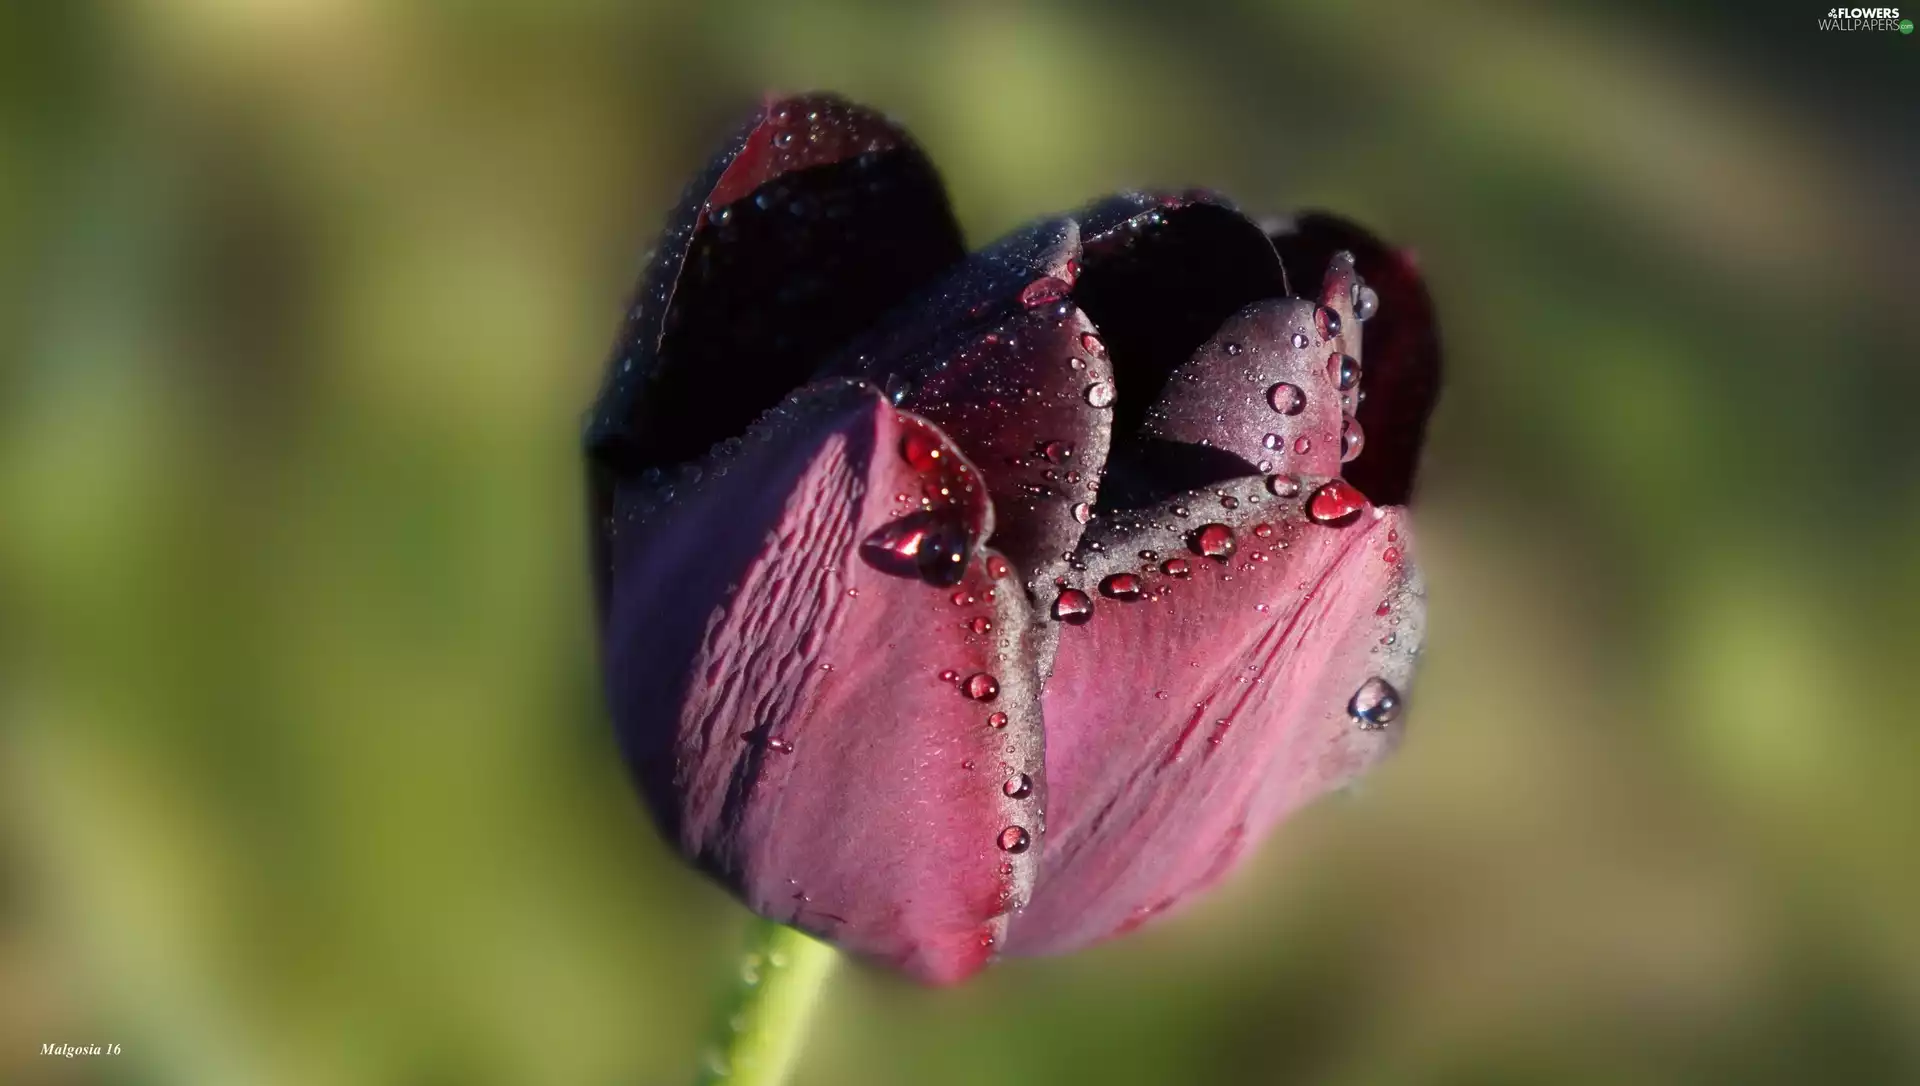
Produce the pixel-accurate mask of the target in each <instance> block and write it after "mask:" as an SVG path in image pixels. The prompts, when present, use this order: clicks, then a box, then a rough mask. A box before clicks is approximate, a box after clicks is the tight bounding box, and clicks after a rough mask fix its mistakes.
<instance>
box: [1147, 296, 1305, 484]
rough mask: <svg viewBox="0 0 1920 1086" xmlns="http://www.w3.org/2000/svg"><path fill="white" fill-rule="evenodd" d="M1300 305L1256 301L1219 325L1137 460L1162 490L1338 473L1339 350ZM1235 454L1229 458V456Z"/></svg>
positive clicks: (1155, 411)
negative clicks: (1224, 481) (1268, 477)
mask: <svg viewBox="0 0 1920 1086" xmlns="http://www.w3.org/2000/svg"><path fill="white" fill-rule="evenodd" d="M1318 309H1319V306H1318V305H1317V304H1316V303H1315V302H1312V301H1308V300H1306V299H1302V298H1285V299H1271V300H1268V301H1262V302H1255V303H1254V304H1253V305H1250V306H1248V307H1247V308H1245V309H1243V310H1241V311H1240V312H1239V313H1237V314H1235V315H1234V316H1233V317H1232V318H1230V319H1228V321H1227V322H1226V323H1225V324H1223V325H1221V327H1220V330H1219V331H1218V332H1216V333H1215V334H1214V336H1213V338H1212V339H1210V340H1208V341H1207V343H1206V345H1204V346H1203V347H1201V348H1200V349H1199V350H1198V351H1196V352H1194V355H1193V357H1192V358H1190V359H1188V360H1187V361H1186V362H1185V363H1184V364H1182V365H1181V366H1180V368H1179V369H1177V370H1175V371H1174V374H1173V379H1172V380H1170V381H1168V382H1167V386H1166V389H1165V390H1164V391H1163V392H1162V393H1161V395H1160V402H1158V403H1156V404H1155V405H1154V406H1153V408H1152V409H1151V410H1150V411H1149V412H1148V413H1147V420H1146V424H1145V426H1144V427H1143V428H1142V431H1141V432H1142V434H1143V435H1144V438H1145V443H1144V444H1143V446H1142V447H1143V449H1144V450H1145V452H1144V455H1143V456H1142V457H1141V459H1140V462H1139V468H1140V470H1141V471H1143V472H1147V473H1150V474H1151V476H1152V478H1153V480H1154V484H1155V489H1156V491H1157V492H1158V493H1171V492H1174V491H1177V490H1184V489H1190V488H1193V487H1201V486H1206V485H1208V484H1211V483H1215V482H1218V481H1220V480H1222V479H1228V478H1232V477H1235V476H1244V475H1251V474H1253V473H1255V472H1256V471H1257V472H1259V473H1260V474H1263V475H1273V474H1284V475H1336V474H1338V473H1339V471H1340V417H1341V408H1340V404H1341V397H1342V395H1343V393H1342V391H1341V389H1340V387H1339V377H1340V368H1339V367H1338V366H1337V365H1336V366H1333V367H1331V368H1330V367H1329V366H1328V359H1329V358H1331V357H1339V356H1340V355H1341V351H1340V344H1339V343H1338V342H1337V341H1336V342H1328V341H1326V340H1324V339H1322V337H1321V336H1320V335H1319V333H1318V331H1317V330H1316V321H1315V314H1316V312H1317V311H1318ZM1229 454H1230V455H1229Z"/></svg>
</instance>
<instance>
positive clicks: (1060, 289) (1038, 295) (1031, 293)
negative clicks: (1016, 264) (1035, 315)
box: [1020, 275, 1073, 309]
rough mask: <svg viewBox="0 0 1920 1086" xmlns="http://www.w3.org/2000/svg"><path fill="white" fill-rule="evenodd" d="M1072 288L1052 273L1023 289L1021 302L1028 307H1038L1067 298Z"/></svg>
mask: <svg viewBox="0 0 1920 1086" xmlns="http://www.w3.org/2000/svg"><path fill="white" fill-rule="evenodd" d="M1072 289H1073V288H1072V287H1069V286H1067V284H1066V283H1064V282H1062V281H1060V280H1059V279H1056V278H1054V277H1053V276H1051V275H1043V276H1041V277H1040V278H1038V279H1035V280H1034V281H1033V282H1031V283H1028V284H1027V285H1026V286H1025V287H1024V288H1022V289H1021V291H1020V304H1021V305H1023V306H1026V307H1027V308H1028V309H1038V308H1040V307H1041V306H1043V305H1051V304H1053V303H1054V302H1057V301H1059V300H1060V299H1062V298H1065V297H1066V296H1067V292H1068V291H1070V290H1072Z"/></svg>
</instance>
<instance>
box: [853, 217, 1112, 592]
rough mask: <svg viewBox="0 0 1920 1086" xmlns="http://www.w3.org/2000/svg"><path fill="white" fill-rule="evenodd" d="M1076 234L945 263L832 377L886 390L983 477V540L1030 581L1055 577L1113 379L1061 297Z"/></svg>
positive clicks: (1060, 231)
mask: <svg viewBox="0 0 1920 1086" xmlns="http://www.w3.org/2000/svg"><path fill="white" fill-rule="evenodd" d="M1079 251H1080V250H1079V244H1078V230H1077V228H1076V227H1075V225H1074V223H1073V222H1072V220H1057V219H1056V220H1047V221H1042V222H1039V223H1035V224H1033V225H1032V226H1029V227H1027V228H1026V229H1024V230H1021V231H1018V232H1016V233H1014V234H1012V235H1009V236H1008V237H1007V238H1005V239H1003V240H1002V241H1001V242H999V243H997V244H995V245H993V246H990V247H989V248H987V249H985V250H982V251H981V252H979V253H976V254H974V255H973V256H971V257H969V258H968V259H967V260H965V261H963V262H962V263H961V264H960V265H958V266H957V267H956V268H955V269H954V271H953V272H952V273H951V274H949V275H948V276H947V278H946V279H944V280H943V281H942V282H941V283H940V284H939V286H938V287H937V288H935V289H934V290H933V291H932V292H931V293H930V295H929V296H927V297H925V298H922V299H920V300H919V301H918V302H916V303H915V304H912V305H909V306H907V307H904V308H903V309H902V310H899V311H896V313H895V314H894V315H893V316H892V317H891V318H889V320H888V321H887V322H886V323H885V324H883V326H882V327H881V328H880V329H879V330H878V331H877V332H876V333H875V334H873V335H869V336H864V337H862V338H861V339H859V340H857V341H855V343H854V344H853V345H852V346H850V347H849V348H848V350H847V351H846V352H845V355H844V356H843V358H842V359H841V360H840V361H839V362H837V363H836V364H835V365H834V366H833V367H831V369H832V372H835V373H848V374H854V375H857V376H860V377H863V378H865V379H866V380H868V381H870V382H872V383H874V384H876V385H880V386H882V387H884V388H887V389H889V390H891V391H892V393H893V400H894V402H895V403H898V404H900V405H901V406H902V407H905V408H907V409H909V410H912V411H914V412H915V413H917V414H920V415H923V416H925V417H926V418H928V419H929V420H931V421H933V422H934V423H935V424H937V425H939V426H940V428H941V429H943V430H944V431H946V432H947V433H948V434H951V435H952V436H953V438H954V440H956V441H958V442H959V443H960V445H961V446H962V447H963V448H965V449H966V450H967V454H968V455H969V456H971V457H972V458H973V459H974V461H975V462H976V463H978V464H979V465H980V467H981V470H982V471H983V473H984V474H985V476H986V479H987V485H988V489H989V492H990V493H991V494H992V497H993V503H994V510H995V514H996V521H997V525H998V526H997V528H996V530H995V534H994V537H993V540H992V544H993V546H994V547H996V548H997V549H999V550H1000V551H1001V552H1002V553H1004V554H1005V555H1006V556H1007V557H1008V559H1010V560H1011V561H1012V562H1013V563H1014V565H1015V566H1016V567H1017V568H1018V569H1019V570H1020V571H1021V573H1022V574H1023V575H1024V576H1025V578H1026V579H1027V580H1028V581H1030V582H1034V581H1039V582H1044V581H1047V580H1050V579H1051V578H1052V577H1053V576H1055V575H1056V574H1057V573H1059V572H1060V571H1061V570H1063V569H1064V568H1065V565H1066V555H1068V554H1071V553H1072V551H1073V549H1074V547H1075V546H1076V545H1077V544H1078V543H1079V541H1080V534H1081V531H1082V530H1083V527H1084V525H1085V524H1086V516H1087V510H1088V509H1090V508H1091V503H1092V502H1093V500H1094V498H1095V495H1096V493H1097V490H1098V482H1099V479H1100V477H1101V473H1102V472H1103V471H1104V469H1105V467H1106V462H1107V446H1108V438H1109V433H1110V429H1111V425H1112V418H1113V410H1112V408H1113V401H1114V395H1115V391H1116V390H1115V384H1114V380H1113V369H1112V367H1111V365H1110V364H1109V363H1108V361H1107V350H1106V347H1105V345H1104V344H1103V343H1102V342H1101V340H1100V338H1099V336H1098V335H1097V334H1096V333H1095V330H1094V327H1093V325H1092V323H1091V322H1089V321H1088V320H1087V318H1086V315H1085V314H1084V313H1082V312H1081V311H1080V310H1079V309H1077V308H1076V307H1075V306H1074V304H1073V300H1072V297H1071V294H1070V291H1071V289H1072V280H1073V278H1074V276H1075V275H1076V273H1077V258H1078V254H1079Z"/></svg>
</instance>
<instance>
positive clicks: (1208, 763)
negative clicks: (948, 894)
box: [1009, 477, 1423, 954]
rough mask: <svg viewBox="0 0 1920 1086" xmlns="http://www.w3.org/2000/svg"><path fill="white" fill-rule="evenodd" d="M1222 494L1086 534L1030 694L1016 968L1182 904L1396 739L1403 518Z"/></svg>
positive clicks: (1407, 617) (1321, 491) (1408, 566)
mask: <svg viewBox="0 0 1920 1086" xmlns="http://www.w3.org/2000/svg"><path fill="white" fill-rule="evenodd" d="M1304 482H1305V485H1304V486H1302V487H1301V488H1300V493H1299V495H1298V496H1296V497H1292V498H1286V499H1282V498H1279V497H1277V496H1275V495H1274V494H1273V493H1271V491H1270V488H1269V484H1268V482H1267V480H1265V479H1263V478H1259V477H1253V478H1247V479H1239V480H1233V481H1231V482H1228V483H1224V484H1221V485H1219V486H1217V487H1213V488H1209V489H1207V490H1203V491H1197V492H1194V493H1191V494H1187V495H1183V496H1181V497H1178V498H1175V499H1172V500H1170V501H1168V502H1166V503H1164V504H1162V505H1160V506H1157V507H1154V508H1151V509H1143V510H1139V511H1136V512H1131V513H1119V514H1114V515H1113V516H1112V517H1111V518H1101V519H1098V520H1096V521H1095V522H1094V524H1093V525H1092V526H1090V528H1089V531H1088V533H1087V536H1086V538H1085V540H1084V541H1083V543H1082V547H1081V559H1082V561H1081V564H1082V565H1083V566H1084V568H1083V569H1080V570H1077V571H1076V574H1075V576H1074V577H1073V578H1072V579H1071V580H1070V581H1069V583H1068V584H1067V585H1065V586H1063V587H1062V588H1061V593H1062V595H1063V596H1064V595H1067V594H1068V593H1078V594H1080V597H1075V601H1076V603H1077V602H1078V599H1079V598H1081V597H1084V598H1086V599H1089V600H1090V601H1091V609H1090V611H1087V612H1085V613H1078V612H1076V613H1077V614H1078V615H1079V617H1078V618H1077V620H1076V622H1077V624H1069V625H1067V626H1066V628H1063V629H1062V630H1061V631H1060V633H1061V636H1060V643H1059V649H1058V655H1057V657H1056V659H1055V662H1054V668H1053V674H1052V677H1051V678H1050V679H1049V680H1048V684H1047V689H1046V695H1045V699H1044V702H1045V708H1046V717H1047V767H1048V781H1049V788H1050V799H1049V806H1048V812H1047V815H1048V818H1047V851H1046V854H1045V855H1044V857H1043V860H1042V867H1041V872H1040V882H1039V885H1038V886H1037V887H1036V889H1035V892H1034V895H1033V900H1032V902H1031V904H1030V905H1029V906H1028V908H1027V909H1026V910H1024V911H1023V912H1022V913H1020V914H1019V915H1018V916H1017V917H1016V918H1015V920H1014V923H1013V925H1012V930H1011V931H1010V933H1009V948H1010V950H1011V951H1012V952H1014V953H1018V954H1048V953H1057V952H1062V951H1067V950H1072V949H1075V948H1077V947H1081V946H1084V945H1086V944H1088V943H1091V942H1094V941H1096V940H1099V939H1102V938H1105V937H1107V936H1110V935H1114V934H1116V933H1119V932H1123V931H1126V930H1129V929H1131V928H1133V927H1135V926H1137V925H1139V924H1141V923H1143V922H1144V921H1146V920H1147V919H1149V918H1152V917H1154V916H1157V915H1159V914H1161V913H1164V912H1166V911H1168V910H1170V909H1172V908H1174V907H1175V906H1177V905H1179V904H1180V903H1182V902H1184V901H1186V900H1188V899H1189V898H1190V897H1191V896H1192V895H1193V894H1194V893H1195V892H1196V891H1199V890H1201V889H1204V888H1205V887H1207V886H1208V885H1210V884H1212V883H1213V882H1215V881H1216V880H1218V879H1219V878H1220V877H1221V876H1222V875H1224V874H1225V873H1226V872H1227V871H1228V870H1230V869H1231V868H1232V867H1233V866H1234V865H1235V864H1236V863H1237V862H1238V861H1239V860H1241V859H1242V858H1243V857H1244V856H1245V855H1246V854H1247V853H1248V852H1249V851H1250V850H1251V849H1252V848H1253V847H1254V846H1255V845H1256V844H1257V843H1258V842H1259V841H1260V840H1261V838H1262V837H1263V836H1264V835H1265V834H1266V832H1267V831H1268V830H1269V829H1271V828H1272V826H1273V825H1274V824H1275V822H1277V821H1278V820H1279V819H1280V818H1282V817H1283V816H1284V815H1285V814H1286V813H1287V812H1289V811H1291V810H1293V809H1295V808H1297V807H1299V806H1300V805H1301V804H1303V803H1306V802H1308V801H1310V800H1312V799H1313V798H1315V797H1316V796H1319V795H1321V794H1323V793H1325V792H1326V791H1328V790H1329V789H1332V788H1336V787H1339V786H1340V785H1343V784H1345V783H1346V782H1348V781H1349V780H1351V779H1352V778H1353V777H1354V776H1355V775H1356V774H1358V773H1360V772H1361V771H1362V770H1364V769H1365V768H1366V767H1367V766H1368V765H1370V764H1371V763H1372V762H1373V761H1374V760H1376V759H1377V758H1378V757H1380V756H1381V755H1382V754H1383V753H1384V752H1385V751H1387V750H1388V749H1389V748H1390V747H1391V746H1392V745H1394V743H1395V742H1396V741H1397V740H1398V737H1399V729H1400V719H1399V712H1400V709H1401V706H1400V697H1401V695H1402V693H1403V692H1404V691H1405V690H1406V689H1407V687H1408V685H1409V681H1410V678H1411V672H1412V665H1413V656H1414V653H1415V652H1416V651H1417V649H1418V645H1419V640H1420V632H1421V624H1422V613H1423V612H1422V591H1423V590H1422V588H1421V585H1420V582H1419V579H1418V576H1417V574H1416V573H1415V572H1414V571H1413V566H1412V561H1411V556H1410V553H1409V548H1410V544H1411V540H1410V539H1409V533H1408V525H1407V521H1406V517H1405V514H1404V511H1403V510H1399V509H1377V508H1375V507H1372V506H1370V505H1368V504H1367V503H1366V501H1365V499H1364V498H1363V497H1361V496H1360V495H1359V494H1358V492H1357V491H1354V490H1353V489H1352V488H1351V487H1349V486H1347V484H1345V483H1342V482H1340V481H1339V480H1337V479H1324V478H1309V479H1307V480H1305V481H1304Z"/></svg>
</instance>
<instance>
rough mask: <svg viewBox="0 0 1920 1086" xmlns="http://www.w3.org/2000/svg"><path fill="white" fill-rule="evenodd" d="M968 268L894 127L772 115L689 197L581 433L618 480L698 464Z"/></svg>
mask: <svg viewBox="0 0 1920 1086" xmlns="http://www.w3.org/2000/svg"><path fill="white" fill-rule="evenodd" d="M964 253H965V247H964V245H963V244H962V241H961V237H960V230H959V226H958V225H957V223H956V222H955V221H954V217H953V213H952V211H951V210H950V208H949V207H948V204H947V198H946V194H945V191H944V190H943V189H942V187H941V185H940V180H939V177H938V176H937V175H936V174H935V173H934V170H933V167H932V166H931V165H930V164H929V163H928V161H927V159H926V156H925V155H923V154H922V153H921V151H920V149H919V148H918V147H917V146H916V145H915V144H914V143H913V141H912V140H911V139H910V138H909V137H908V136H907V135H906V133H905V132H903V131H901V130H900V129H899V128H898V127H896V126H895V125H893V124H892V123H891V122H889V121H888V120H887V119H886V118H884V117H882V116H880V115H879V114H877V113H874V112H872V111H870V110H867V109H864V108H862V107H859V106H855V105H851V104H849V103H847V102H844V101H842V100H840V99H838V98H833V97H830V96H824V95H817V96H808V97H800V98H789V99H780V100H775V101H771V102H769V103H768V104H767V105H766V106H765V107H764V108H763V109H762V110H761V111H760V113H759V114H758V115H756V116H755V117H754V119H753V120H752V121H750V122H749V123H748V124H747V125H746V126H745V127H744V128H743V129H742V130H741V131H740V132H739V133H737V134H736V135H735V137H734V138H733V139H732V140H731V141H730V142H729V143H728V144H727V145H726V147H725V148H724V149H723V150H722V151H721V152H720V154H719V155H718V156H717V157H716V158H715V159H714V161H713V162H712V163H711V164H710V165H709V167H708V168H707V170H706V171H705V172H704V173H703V174H702V175H701V176H700V177H698V178H696V179H695V180H694V182H693V184H692V185H691V186H689V188H688V190H687V192H686V194H685V195H684V196H683V197H682V199H681V203H680V206H679V208H678V209H677V210H676V211H675V213H674V216H673V218H672V219H671V220H670V226H669V227H668V229H667V231H666V234H665V236H664V237H663V238H662V239H661V242H660V245H659V247H658V249H656V250H655V253H654V255H653V257H652V259H651V261H650V263H649V266H648V267H647V269H646V272H645V274H644V276H643V279H642V282H641V285H640V289H639V291H638V293H637V295H636V297H635V300H634V304H633V307H632V309H631V311H630V313H629V316H628V320H627V323H626V326H625V328H624V329H623V330H622V332H621V334H620V338H619V340H618V342H617V344H616V345H615V348H614V351H613V355H612V359H611V361H610V363H609V369H608V374H607V379H606V383H605V385H604V387H603V388H602V391H601V393H600V398H599V401H598V402H597V404H596V405H595V407H594V411H593V415H592V418H591V420H590V422H589V425H588V434H587V440H588V447H589V450H590V452H591V453H592V455H593V457H594V459H595V461H596V462H597V463H599V464H600V465H602V466H603V467H604V468H608V469H611V470H612V471H614V472H616V473H624V472H632V471H635V470H639V469H642V468H646V467H666V466H669V465H672V464H677V463H681V462H684V461H688V460H691V459H693V458H694V457H697V456H699V455H700V454H702V453H704V452H705V451H706V450H707V449H708V448H709V447H710V446H711V445H713V444H714V443H715V442H716V441H719V440H721V439H723V438H727V437H731V436H734V435H737V434H739V433H740V432H742V431H743V430H745V429H746V427H747V424H748V423H750V422H751V421H752V420H753V419H754V418H755V417H756V416H757V415H759V414H760V413H761V412H763V411H765V410H766V409H768V408H770V407H772V406H773V405H774V404H776V403H778V402H779V401H780V399H781V398H782V397H784V396H785V395H786V394H787V393H789V392H791V391H792V390H794V389H796V388H798V387H799V386H800V385H801V384H802V383H804V382H805V381H806V380H807V379H808V377H809V376H810V375H811V374H812V373H813V371H814V370H815V368H817V367H818V365H819V364H820V362H821V361H822V359H823V358H824V357H825V356H826V355H827V354H828V353H829V352H830V351H832V350H833V349H834V348H836V347H838V346H839V345H840V344H842V343H844V342H846V340H848V339H849V338H851V336H852V335H853V334H854V333H856V332H858V331H860V330H862V329H864V328H865V327H867V325H868V324H869V323H871V322H872V321H873V320H874V319H875V318H877V317H878V316H879V315H880V314H882V313H884V312H886V311H887V310H888V309H889V308H891V307H893V306H894V305H896V304H897V303H899V302H900V301H901V300H902V299H904V298H906V297H907V296H908V295H909V294H911V293H913V292H914V291H915V290H916V289H918V288H919V287H921V286H923V285H924V284H926V283H928V282H930V281H931V280H933V279H934V278H935V277H936V276H938V275H939V274H940V273H942V272H943V271H945V270H946V269H947V268H948V267H949V266H950V265H952V264H953V263H954V262H955V261H957V260H959V259H960V258H961V257H962V256H963V255H964Z"/></svg>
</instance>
